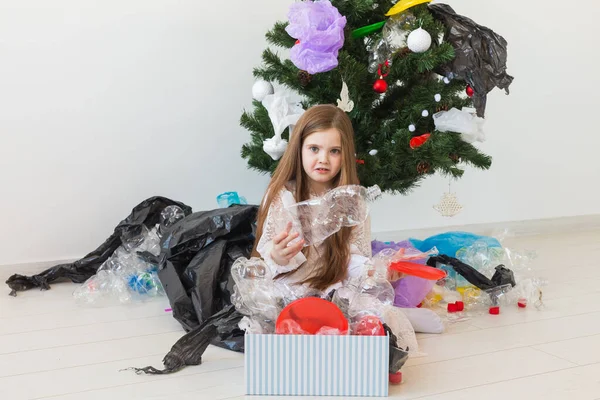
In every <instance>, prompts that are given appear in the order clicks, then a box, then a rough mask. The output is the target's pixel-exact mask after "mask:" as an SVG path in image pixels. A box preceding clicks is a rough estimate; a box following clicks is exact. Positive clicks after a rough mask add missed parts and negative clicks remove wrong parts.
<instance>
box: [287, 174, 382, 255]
mask: <svg viewBox="0 0 600 400" xmlns="http://www.w3.org/2000/svg"><path fill="white" fill-rule="evenodd" d="M380 196H381V189H379V186H377V185H375V186H372V187H370V188H365V187H362V186H359V185H346V186H339V187H337V188H335V189H332V190H330V191H329V192H327V193H326V194H325V195H323V196H321V197H317V198H314V199H311V200H306V201H302V202H299V203H295V204H287V205H285V209H286V210H287V212H288V213H289V215H290V218H289V220H291V221H292V225H293V227H292V231H293V232H298V233H300V236H299V237H298V238H297V239H295V240H294V241H292V244H294V243H297V242H298V241H300V240H302V239H304V242H305V243H304V245H305V246H311V245H314V244H317V243H321V242H322V241H324V240H325V239H327V238H328V237H329V236H331V235H333V234H334V233H336V232H338V231H339V230H340V229H341V228H342V227H350V226H357V225H360V224H362V223H364V222H365V221H366V220H367V218H368V216H369V211H370V207H369V203H370V202H373V201H375V200H376V199H377V198H379V197H380ZM281 223H282V226H281V227H280V229H279V230H278V231H283V230H284V227H285V225H286V224H287V223H288V221H281Z"/></svg>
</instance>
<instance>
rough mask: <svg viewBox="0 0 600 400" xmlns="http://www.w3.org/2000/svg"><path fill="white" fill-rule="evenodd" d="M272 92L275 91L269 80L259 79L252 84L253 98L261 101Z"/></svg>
mask: <svg viewBox="0 0 600 400" xmlns="http://www.w3.org/2000/svg"><path fill="white" fill-rule="evenodd" d="M273 93H275V89H273V85H271V83H270V82H267V81H262V80H260V81H256V82H255V83H254V85H252V98H254V100H257V101H263V100H264V99H265V97H267V96H268V95H270V94H273Z"/></svg>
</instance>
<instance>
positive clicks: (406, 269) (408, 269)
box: [390, 261, 446, 281]
mask: <svg viewBox="0 0 600 400" xmlns="http://www.w3.org/2000/svg"><path fill="white" fill-rule="evenodd" d="M390 268H391V269H393V270H394V271H398V272H402V273H404V274H406V275H412V276H417V277H419V278H423V279H428V280H430V281H439V280H440V279H444V278H445V277H446V272H445V271H443V270H441V269H437V268H433V267H429V266H427V265H421V264H415V263H411V262H407V261H396V262H393V263H391V264H390Z"/></svg>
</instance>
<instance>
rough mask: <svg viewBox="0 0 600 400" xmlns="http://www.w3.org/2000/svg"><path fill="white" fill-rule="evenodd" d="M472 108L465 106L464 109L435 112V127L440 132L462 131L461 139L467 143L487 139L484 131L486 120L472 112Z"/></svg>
mask: <svg viewBox="0 0 600 400" xmlns="http://www.w3.org/2000/svg"><path fill="white" fill-rule="evenodd" d="M470 110H471V109H469V108H464V107H463V109H462V110H459V109H457V108H451V109H450V110H448V111H440V112H438V113H435V114H433V121H434V123H435V129H436V130H438V131H440V132H456V133H460V137H461V139H462V140H464V141H465V142H467V143H473V142H476V141H479V142H483V141H485V133H484V131H483V125H484V124H485V120H484V119H483V118H480V117H478V116H477V115H475V114H474V113H471V111H470ZM473 111H474V110H473Z"/></svg>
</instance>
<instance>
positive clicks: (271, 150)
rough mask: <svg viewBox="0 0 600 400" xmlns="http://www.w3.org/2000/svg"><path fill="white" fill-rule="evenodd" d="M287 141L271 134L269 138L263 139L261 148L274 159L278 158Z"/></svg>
mask: <svg viewBox="0 0 600 400" xmlns="http://www.w3.org/2000/svg"><path fill="white" fill-rule="evenodd" d="M287 145H288V142H287V140H285V139H282V138H281V137H279V136H273V137H272V138H270V139H266V140H265V141H263V150H264V152H265V153H267V154H268V155H270V156H271V158H272V159H273V160H275V161H277V160H279V159H280V158H281V156H283V153H285V149H287Z"/></svg>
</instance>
